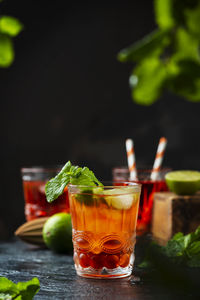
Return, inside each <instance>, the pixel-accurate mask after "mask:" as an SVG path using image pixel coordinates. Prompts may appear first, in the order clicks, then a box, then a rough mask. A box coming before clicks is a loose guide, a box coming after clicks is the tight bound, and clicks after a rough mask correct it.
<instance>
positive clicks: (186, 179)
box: [165, 170, 200, 195]
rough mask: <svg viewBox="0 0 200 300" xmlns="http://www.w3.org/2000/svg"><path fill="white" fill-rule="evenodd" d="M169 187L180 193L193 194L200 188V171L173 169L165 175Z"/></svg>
mask: <svg viewBox="0 0 200 300" xmlns="http://www.w3.org/2000/svg"><path fill="white" fill-rule="evenodd" d="M165 180H166V183H167V185H168V187H169V189H170V190H171V191H172V192H174V193H176V194H178V195H192V194H194V193H196V192H197V191H198V190H199V189H200V172H198V171H187V170H182V171H172V172H169V173H167V174H166V175H165Z"/></svg>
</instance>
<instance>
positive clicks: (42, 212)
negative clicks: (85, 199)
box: [21, 166, 69, 221]
mask: <svg viewBox="0 0 200 300" xmlns="http://www.w3.org/2000/svg"><path fill="white" fill-rule="evenodd" d="M60 170H61V167H60V166H56V167H42V166H39V167H28V168H22V169H21V175H22V181H23V190H24V200H25V216H26V220H27V221H30V220H33V219H36V218H39V217H47V216H51V215H53V214H55V213H57V212H69V199H68V191H67V188H66V189H65V191H64V193H63V194H62V195H61V196H59V197H58V199H56V200H55V201H54V202H52V203H48V202H47V200H46V195H45V184H46V182H47V181H48V180H49V179H51V178H52V177H54V176H56V174H57V173H58V172H59V171H60Z"/></svg>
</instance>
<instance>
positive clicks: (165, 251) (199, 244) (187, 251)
mask: <svg viewBox="0 0 200 300" xmlns="http://www.w3.org/2000/svg"><path fill="white" fill-rule="evenodd" d="M155 254H156V255H155ZM159 254H160V255H161V256H162V257H163V258H164V257H166V258H167V259H170V261H171V262H172V263H173V264H175V265H179V266H187V267H200V226H199V227H198V228H197V229H196V230H195V231H194V232H192V233H189V234H187V235H184V234H183V233H182V232H179V233H177V234H175V235H174V236H173V237H172V239H171V240H169V241H168V243H167V245H166V246H159V245H158V244H156V243H155V242H152V243H151V244H150V246H149V248H148V249H147V252H146V257H145V259H144V261H143V262H142V263H141V264H140V265H139V267H141V268H146V267H152V266H154V265H156V257H158V256H159Z"/></svg>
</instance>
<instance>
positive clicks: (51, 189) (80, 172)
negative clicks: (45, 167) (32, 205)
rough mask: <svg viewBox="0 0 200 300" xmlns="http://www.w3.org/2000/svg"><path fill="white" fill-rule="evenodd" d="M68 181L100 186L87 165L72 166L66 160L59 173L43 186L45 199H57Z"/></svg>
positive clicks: (76, 183) (75, 183)
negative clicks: (82, 166)
mask: <svg viewBox="0 0 200 300" xmlns="http://www.w3.org/2000/svg"><path fill="white" fill-rule="evenodd" d="M69 183H71V184H74V185H87V186H96V185H99V186H102V184H101V182H100V181H99V180H98V179H97V178H96V177H95V175H94V173H93V172H92V171H90V170H89V169H88V168H87V167H84V168H80V167H78V166H72V164H71V162H70V161H68V162H67V163H66V164H65V166H64V167H63V168H62V170H61V171H60V173H58V175H56V176H55V177H54V178H52V179H51V180H50V181H48V182H47V184H46V186H45V193H46V197H47V201H48V202H52V201H54V200H55V199H57V198H58V197H59V196H60V195H61V194H62V193H63V191H64V188H65V187H66V186H67V185H68V184H69Z"/></svg>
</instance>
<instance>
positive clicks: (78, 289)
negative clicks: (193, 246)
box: [0, 240, 200, 300]
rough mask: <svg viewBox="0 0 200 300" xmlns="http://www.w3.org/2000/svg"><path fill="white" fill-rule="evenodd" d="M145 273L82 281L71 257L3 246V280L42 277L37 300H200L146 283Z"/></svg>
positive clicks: (19, 245)
mask: <svg viewBox="0 0 200 300" xmlns="http://www.w3.org/2000/svg"><path fill="white" fill-rule="evenodd" d="M143 272H144V271H143ZM143 272H141V271H138V269H137V267H136V268H135V271H134V276H133V275H132V276H131V277H128V278H124V279H112V280H99V279H94V280H93V279H86V278H81V277H79V276H77V275H76V272H75V269H74V265H73V258H72V256H71V255H60V254H55V253H53V252H51V251H50V250H47V249H40V248H37V247H34V246H30V245H28V244H25V243H23V242H21V241H18V240H13V241H10V242H0V276H5V277H7V278H9V279H10V280H13V281H14V282H18V281H27V280H30V279H31V278H33V277H38V279H39V280H40V284H41V288H40V291H39V292H38V294H37V295H36V296H35V297H34V299H36V300H40V299H41V300H46V299H55V300H59V299H94V300H96V299H105V300H106V299H109V300H111V299H124V300H125V299H134V300H155V299H159V300H160V299H161V300H165V299H166V300H171V299H200V296H199V298H198V297H196V296H195V295H196V294H195V295H194V294H193V293H191V292H189V293H183V291H182V289H178V290H171V289H169V288H168V287H161V286H160V285H159V284H158V285H157V284H152V282H151V280H150V279H149V278H151V276H150V277H148V278H147V279H144V278H145V276H143V275H144V273H143ZM138 276H139V277H140V280H139V277H138ZM143 277H144V278H143ZM199 295H200V294H199Z"/></svg>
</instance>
